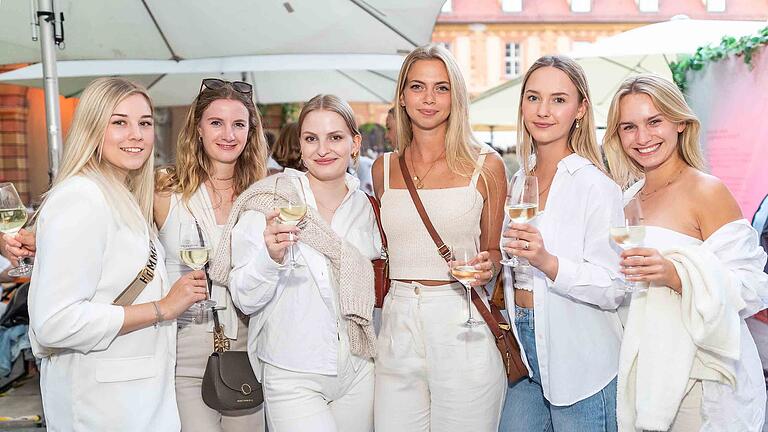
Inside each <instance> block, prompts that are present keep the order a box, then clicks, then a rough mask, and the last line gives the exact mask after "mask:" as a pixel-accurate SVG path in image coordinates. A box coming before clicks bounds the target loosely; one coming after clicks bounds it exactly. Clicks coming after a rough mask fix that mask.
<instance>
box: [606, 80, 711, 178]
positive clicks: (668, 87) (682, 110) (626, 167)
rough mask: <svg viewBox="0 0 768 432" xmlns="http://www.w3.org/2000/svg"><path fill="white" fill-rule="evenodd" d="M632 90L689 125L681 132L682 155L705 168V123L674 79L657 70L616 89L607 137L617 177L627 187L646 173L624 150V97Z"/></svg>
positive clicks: (675, 120)
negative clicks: (621, 130)
mask: <svg viewBox="0 0 768 432" xmlns="http://www.w3.org/2000/svg"><path fill="white" fill-rule="evenodd" d="M628 94H645V95H648V97H650V98H651V101H652V102H653V106H654V107H656V109H657V110H659V112H661V115H663V116H664V118H666V119H667V120H669V121H671V122H673V123H684V124H685V129H683V131H682V132H680V133H679V134H678V135H677V144H678V147H677V150H678V154H679V155H680V158H681V159H682V160H683V161H684V162H685V163H686V164H688V165H689V166H691V167H693V168H696V169H698V170H700V171H703V170H704V158H703V157H702V154H701V148H700V147H699V130H700V129H701V123H700V122H699V119H698V118H697V117H696V114H694V113H693V110H691V107H689V106H688V103H687V102H686V101H685V97H683V93H682V92H681V91H680V89H678V88H677V86H676V85H675V84H673V83H672V82H670V81H668V80H666V79H664V78H662V77H660V76H658V75H654V74H642V75H637V76H633V77H630V78H627V79H626V80H624V82H623V83H622V84H621V86H620V87H619V90H618V91H616V94H615V95H614V96H613V100H612V101H611V107H610V109H609V110H608V121H607V123H608V124H607V128H606V131H605V137H604V138H603V147H604V148H605V155H606V159H608V166H609V168H610V170H611V175H612V176H613V178H614V180H615V181H616V182H617V183H618V184H619V185H620V186H621V187H622V188H624V189H626V188H627V187H629V186H631V185H632V184H633V183H634V182H635V181H637V180H639V179H640V178H642V177H643V169H642V167H641V166H640V165H639V164H638V163H637V162H635V161H634V160H632V158H631V157H629V155H627V153H626V152H625V151H624V148H623V147H622V145H621V139H620V138H619V121H620V116H621V113H620V108H619V104H620V103H621V98H623V97H624V96H626V95H628Z"/></svg>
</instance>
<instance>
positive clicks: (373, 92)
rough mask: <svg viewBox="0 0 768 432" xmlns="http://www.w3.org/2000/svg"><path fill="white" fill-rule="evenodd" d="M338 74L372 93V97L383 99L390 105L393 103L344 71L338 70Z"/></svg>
mask: <svg viewBox="0 0 768 432" xmlns="http://www.w3.org/2000/svg"><path fill="white" fill-rule="evenodd" d="M336 72H338V73H340V74H342V75H344V76H345V77H346V78H347V79H348V80H350V81H352V82H353V83H355V84H357V85H359V86H360V87H362V88H363V89H364V90H365V91H367V92H368V93H370V94H372V95H374V96H376V97H377V98H379V99H381V101H382V102H383V103H390V102H391V101H389V100H387V98H385V97H382V96H381V95H380V94H378V93H376V92H375V91H373V90H371V89H369V88H368V87H367V86H366V85H365V84H363V83H361V82H360V81H358V80H356V79H354V78H353V77H352V76H350V75H349V74H346V73H344V71H340V70H338V69H336ZM368 72H371V71H368Z"/></svg>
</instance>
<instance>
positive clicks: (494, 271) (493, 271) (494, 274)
mask: <svg viewBox="0 0 768 432" xmlns="http://www.w3.org/2000/svg"><path fill="white" fill-rule="evenodd" d="M494 276H496V264H494V262H493V261H492V260H491V279H493V278H494Z"/></svg>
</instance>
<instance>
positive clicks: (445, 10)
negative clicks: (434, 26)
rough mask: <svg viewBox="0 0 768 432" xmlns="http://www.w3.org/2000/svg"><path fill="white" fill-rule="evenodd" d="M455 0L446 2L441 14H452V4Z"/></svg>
mask: <svg viewBox="0 0 768 432" xmlns="http://www.w3.org/2000/svg"><path fill="white" fill-rule="evenodd" d="M452 2H453V0H445V3H443V8H442V9H440V12H442V13H451V12H453V7H452V6H453V5H452V4H451V3H452Z"/></svg>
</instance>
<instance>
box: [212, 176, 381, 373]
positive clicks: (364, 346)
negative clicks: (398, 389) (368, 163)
mask: <svg viewBox="0 0 768 432" xmlns="http://www.w3.org/2000/svg"><path fill="white" fill-rule="evenodd" d="M277 175H283V174H277ZM287 186H288V187H286V188H284V189H283V190H278V191H275V176H271V177H268V178H266V179H263V180H260V181H258V182H256V183H254V184H253V185H252V186H251V187H249V188H248V189H246V190H245V191H244V192H243V193H242V194H240V196H239V197H238V198H237V200H236V201H235V203H234V204H233V206H232V211H231V212H230V214H229V219H228V220H227V225H226V226H225V227H224V230H223V232H222V235H221V240H220V241H219V246H218V248H217V249H216V254H215V255H214V257H213V259H212V260H211V262H213V267H212V268H211V270H210V273H209V275H210V277H211V278H212V279H213V280H214V281H215V282H216V283H218V284H221V285H224V286H227V285H228V284H229V272H230V270H231V268H232V267H231V255H232V246H231V245H232V228H233V227H234V226H235V224H237V221H238V220H239V219H240V215H241V214H242V213H243V212H244V211H247V210H256V211H259V212H262V213H264V214H266V213H268V212H270V211H272V210H273V207H274V204H273V201H274V196H275V195H276V194H277V195H278V196H281V197H282V198H287V199H293V200H294V201H295V198H296V196H297V191H296V190H295V189H293V188H291V187H290V185H287ZM299 227H300V228H301V242H302V243H304V244H306V245H307V246H309V247H311V248H313V249H315V250H316V251H318V252H320V253H321V254H323V255H325V256H326V257H327V258H328V260H329V261H330V262H331V269H332V273H333V282H335V283H333V284H332V285H333V286H334V289H335V290H336V292H337V298H338V302H339V312H340V314H341V316H342V318H343V319H345V320H347V332H348V334H349V344H350V350H351V352H352V354H355V355H358V356H361V357H365V358H369V357H374V356H375V355H376V334H375V333H374V330H373V306H374V301H375V294H374V275H373V268H372V266H371V262H370V261H369V260H368V259H367V258H365V257H364V256H363V255H362V254H361V253H360V252H359V251H358V250H357V249H356V248H355V247H354V246H352V245H350V244H349V243H347V242H346V241H344V240H343V239H341V238H340V237H339V236H338V235H337V234H336V233H335V232H334V231H333V229H332V228H331V227H330V226H329V225H328V224H327V223H326V222H325V221H324V220H323V219H322V218H321V217H320V215H319V214H318V213H317V212H316V211H315V210H314V209H312V208H307V214H306V216H305V217H304V219H303V220H302V221H301V223H300V224H299Z"/></svg>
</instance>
